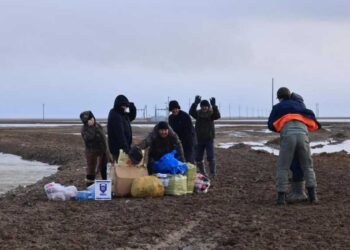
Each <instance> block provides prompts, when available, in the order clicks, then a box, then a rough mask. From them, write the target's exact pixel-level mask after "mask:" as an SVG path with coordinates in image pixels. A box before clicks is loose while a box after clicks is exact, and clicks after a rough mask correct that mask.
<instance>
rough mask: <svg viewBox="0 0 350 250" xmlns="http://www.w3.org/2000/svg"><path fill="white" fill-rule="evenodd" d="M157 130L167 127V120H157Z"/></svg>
mask: <svg viewBox="0 0 350 250" xmlns="http://www.w3.org/2000/svg"><path fill="white" fill-rule="evenodd" d="M157 128H158V130H160V129H169V125H168V123H167V122H159V123H158V125H157Z"/></svg>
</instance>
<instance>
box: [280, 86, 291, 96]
mask: <svg viewBox="0 0 350 250" xmlns="http://www.w3.org/2000/svg"><path fill="white" fill-rule="evenodd" d="M290 95H291V93H290V90H289V89H288V88H286V87H282V88H279V89H278V91H277V98H278V99H289V98H290Z"/></svg>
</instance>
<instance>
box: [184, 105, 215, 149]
mask: <svg viewBox="0 0 350 250" xmlns="http://www.w3.org/2000/svg"><path fill="white" fill-rule="evenodd" d="M197 105H198V104H196V103H193V104H192V106H191V108H190V115H191V116H192V117H193V118H194V119H196V125H195V128H196V133H197V140H198V143H203V142H206V141H208V140H213V139H214V138H215V127H214V120H218V119H220V117H221V115H220V112H219V109H218V107H217V106H216V105H214V106H213V107H212V108H211V109H209V111H208V112H203V111H202V110H201V109H200V110H197Z"/></svg>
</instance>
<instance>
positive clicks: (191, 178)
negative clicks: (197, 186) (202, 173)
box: [186, 162, 197, 194]
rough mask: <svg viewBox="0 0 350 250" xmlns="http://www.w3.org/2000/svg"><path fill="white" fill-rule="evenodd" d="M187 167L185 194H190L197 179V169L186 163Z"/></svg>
mask: <svg viewBox="0 0 350 250" xmlns="http://www.w3.org/2000/svg"><path fill="white" fill-rule="evenodd" d="M186 165H187V172H186V176H187V193H188V194H192V193H193V190H194V183H195V181H196V177H197V167H196V165H193V164H191V163H189V162H188V163H186Z"/></svg>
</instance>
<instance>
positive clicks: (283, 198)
mask: <svg viewBox="0 0 350 250" xmlns="http://www.w3.org/2000/svg"><path fill="white" fill-rule="evenodd" d="M277 98H278V100H279V103H278V104H276V105H274V107H273V109H272V111H271V114H270V116H269V119H268V128H269V129H270V130H272V131H274V132H277V133H280V154H279V158H278V163H277V171H276V189H277V200H276V203H277V205H284V204H286V203H287V202H289V203H293V202H300V201H305V200H309V201H310V202H311V203H316V202H318V197H317V192H316V187H317V182H316V175H315V171H314V168H313V161H312V157H311V152H310V141H309V131H315V130H317V129H319V128H321V125H320V124H319V122H318V121H317V119H316V117H315V114H314V113H313V112H312V111H311V110H309V109H307V108H306V106H305V104H304V100H303V98H302V97H301V96H300V95H298V94H296V93H292V92H291V91H290V90H289V89H288V88H286V87H282V88H280V89H279V90H278V91H277ZM198 105H200V109H197V107H198ZM169 112H171V114H170V115H169V117H168V122H166V121H161V122H159V123H157V124H156V125H155V127H154V128H153V130H152V131H151V132H150V133H149V135H148V136H147V137H146V138H145V139H144V140H142V141H141V142H140V143H139V144H137V145H133V146H132V128H131V124H130V123H131V122H132V121H133V120H134V119H135V118H136V107H135V105H134V103H132V102H129V100H128V98H127V97H125V96H124V95H118V96H117V97H116V99H115V102H114V107H113V108H112V109H111V110H110V112H109V115H108V123H107V133H108V140H107V139H106V136H105V133H104V131H103V128H102V126H101V125H100V124H98V123H97V122H96V119H95V117H94V115H93V113H92V112H91V111H85V112H82V113H81V114H80V119H81V121H82V122H83V124H84V125H83V127H82V130H81V134H82V137H83V139H84V142H85V148H86V160H87V169H86V184H87V185H90V184H92V183H93V182H94V181H95V178H96V174H97V173H98V172H100V173H101V177H102V179H106V178H107V174H106V170H107V167H106V166H107V162H108V161H111V162H116V161H117V160H118V157H119V152H120V150H123V151H124V152H125V153H126V154H128V155H129V156H130V158H131V159H135V158H139V154H140V152H141V150H142V149H147V148H148V162H147V169H148V172H149V174H153V173H154V162H156V161H158V160H159V159H160V158H161V157H162V156H163V155H165V154H166V153H170V152H171V151H173V150H176V155H175V157H176V158H177V159H178V160H180V161H183V162H190V163H195V164H196V165H197V170H198V172H200V173H202V174H204V175H207V172H206V168H205V164H204V161H203V159H204V154H205V153H206V156H207V161H208V165H209V174H208V175H209V176H210V177H212V178H214V177H215V176H216V163H215V156H214V138H215V127H214V121H215V120H218V119H220V117H221V116H220V112H219V109H218V106H217V105H216V100H215V98H211V99H210V102H209V101H208V100H202V99H201V97H200V96H196V97H195V101H194V103H193V104H192V105H191V107H190V110H189V114H188V113H186V112H184V111H183V110H181V107H180V105H179V103H178V102H177V101H176V100H172V101H170V102H169ZM191 117H192V118H193V119H195V126H193V123H192V119H191ZM289 170H290V171H291V172H292V179H291V192H289V193H288V195H287V191H288V185H289V178H288V177H289ZM305 186H306V190H307V194H306V193H305V191H304V190H305Z"/></svg>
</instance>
